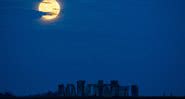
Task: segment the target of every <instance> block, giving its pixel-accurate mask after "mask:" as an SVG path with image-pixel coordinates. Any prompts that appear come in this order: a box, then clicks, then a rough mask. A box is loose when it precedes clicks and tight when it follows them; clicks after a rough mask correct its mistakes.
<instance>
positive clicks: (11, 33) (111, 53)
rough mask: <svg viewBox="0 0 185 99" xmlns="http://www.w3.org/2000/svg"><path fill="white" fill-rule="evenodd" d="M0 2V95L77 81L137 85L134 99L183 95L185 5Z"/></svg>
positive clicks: (157, 1) (180, 1)
mask: <svg viewBox="0 0 185 99" xmlns="http://www.w3.org/2000/svg"><path fill="white" fill-rule="evenodd" d="M41 1H42V0H1V3H0V12H1V14H0V22H1V24H0V93H1V92H6V91H9V92H12V93H13V94H16V95H29V94H37V93H43V92H47V91H48V90H52V91H55V90H57V85H58V84H60V83H68V82H71V83H76V80H81V79H84V80H86V81H88V82H93V83H94V82H97V80H101V79H102V80H105V81H107V82H108V81H109V80H119V83H120V84H121V85H130V84H138V85H139V95H146V96H148V95H152V96H160V95H162V94H163V93H164V92H165V93H166V95H169V94H170V93H173V95H181V96H182V95H183V96H184V95H185V0H58V2H60V5H61V8H62V10H61V12H60V15H59V18H57V19H56V20H55V21H53V22H50V23H45V22H43V21H41V20H40V18H41V16H42V13H41V12H39V11H38V9H37V7H38V4H39V2H41Z"/></svg>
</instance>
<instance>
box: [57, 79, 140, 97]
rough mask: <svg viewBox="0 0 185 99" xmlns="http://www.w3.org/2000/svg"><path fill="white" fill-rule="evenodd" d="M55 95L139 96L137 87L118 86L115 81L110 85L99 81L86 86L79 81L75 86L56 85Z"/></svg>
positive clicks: (82, 81) (83, 81) (83, 82)
mask: <svg viewBox="0 0 185 99" xmlns="http://www.w3.org/2000/svg"><path fill="white" fill-rule="evenodd" d="M57 93H58V94H57V95H58V96H139V88H138V86H137V85H132V86H120V85H119V83H118V81H117V80H112V81H111V82H110V84H104V81H103V80H99V81H98V83H97V84H86V85H85V80H79V81H77V85H76V86H75V85H74V84H67V85H66V86H65V85H64V84H60V85H58V92H57ZM129 93H130V94H129Z"/></svg>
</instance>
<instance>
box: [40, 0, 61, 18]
mask: <svg viewBox="0 0 185 99" xmlns="http://www.w3.org/2000/svg"><path fill="white" fill-rule="evenodd" d="M60 10H61V7H60V5H59V3H58V2H57V0H43V1H42V2H41V3H40V4H39V6H38V11H40V12H46V13H47V14H46V15H43V16H42V19H44V20H46V21H49V20H53V19H56V18H57V17H58V16H59V14H60Z"/></svg>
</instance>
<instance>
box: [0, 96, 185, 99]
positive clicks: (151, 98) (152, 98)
mask: <svg viewBox="0 0 185 99" xmlns="http://www.w3.org/2000/svg"><path fill="white" fill-rule="evenodd" d="M0 98H12V99H21V98H22V99H25V98H30V99H32V98H33V99H42V98H50V99H54V98H55V99H56V98H57V99H169V98H180V99H185V97H177V96H138V97H132V96H129V97H93V96H92V97H60V96H37V97H29V96H27V97H0Z"/></svg>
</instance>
